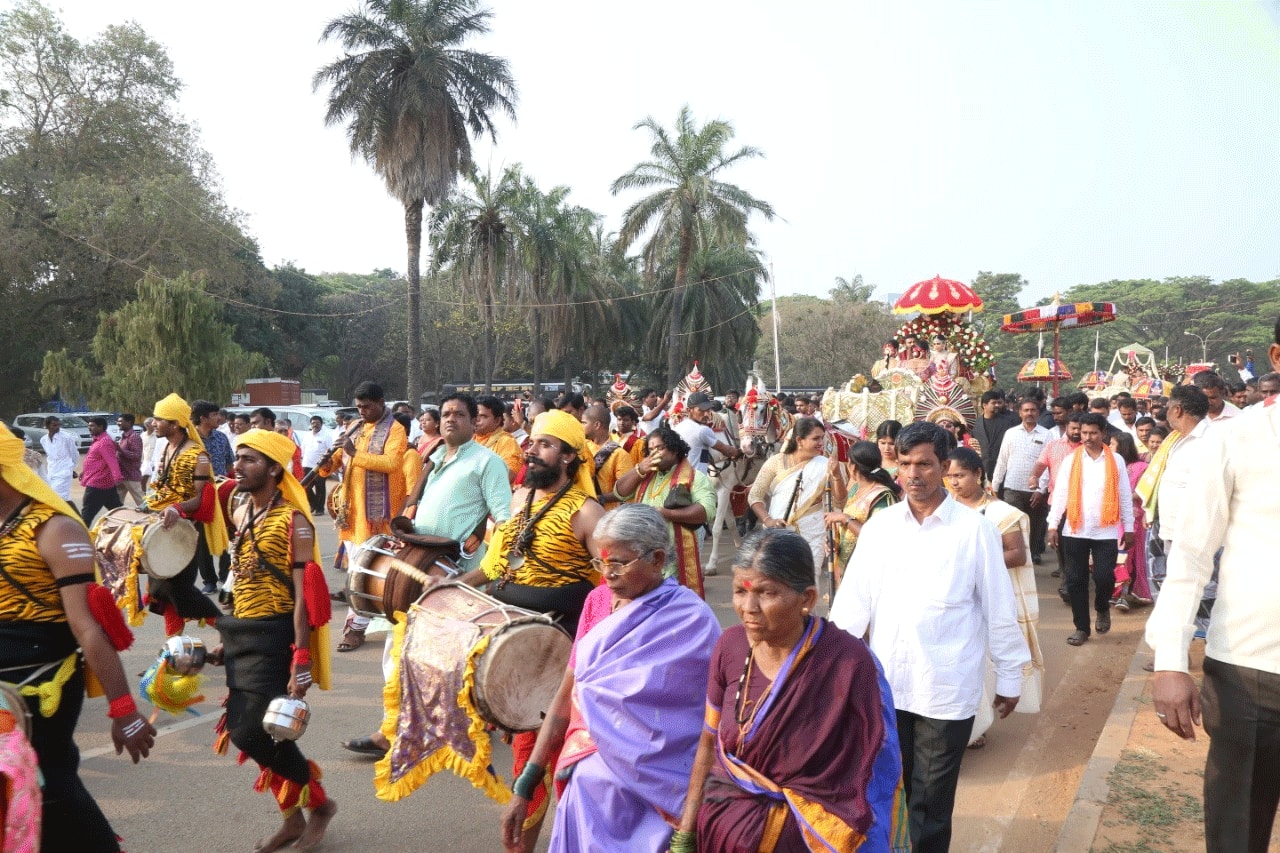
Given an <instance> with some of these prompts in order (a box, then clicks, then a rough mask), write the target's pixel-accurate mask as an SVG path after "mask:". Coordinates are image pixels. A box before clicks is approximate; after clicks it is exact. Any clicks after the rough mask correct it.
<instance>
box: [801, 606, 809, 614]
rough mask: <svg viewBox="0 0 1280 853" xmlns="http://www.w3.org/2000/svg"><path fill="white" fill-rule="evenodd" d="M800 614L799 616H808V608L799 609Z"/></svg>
mask: <svg viewBox="0 0 1280 853" xmlns="http://www.w3.org/2000/svg"><path fill="white" fill-rule="evenodd" d="M800 614H801V615H802V616H808V615H809V608H807V607H804V608H801V610H800Z"/></svg>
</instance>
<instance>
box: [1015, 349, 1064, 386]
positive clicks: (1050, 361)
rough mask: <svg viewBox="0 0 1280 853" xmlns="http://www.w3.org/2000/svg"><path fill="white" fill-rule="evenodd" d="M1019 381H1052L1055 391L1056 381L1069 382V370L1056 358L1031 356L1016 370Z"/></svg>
mask: <svg viewBox="0 0 1280 853" xmlns="http://www.w3.org/2000/svg"><path fill="white" fill-rule="evenodd" d="M1018 381H1019V382H1052V383H1053V384H1054V386H1055V391H1054V393H1055V394H1056V393H1057V390H1056V386H1057V384H1058V382H1070V381H1071V371H1070V370H1067V366H1066V365H1065V364H1063V363H1062V362H1060V361H1058V360H1057V359H1056V358H1033V359H1031V360H1030V361H1028V362H1027V363H1026V364H1024V365H1022V369H1021V370H1019V371H1018Z"/></svg>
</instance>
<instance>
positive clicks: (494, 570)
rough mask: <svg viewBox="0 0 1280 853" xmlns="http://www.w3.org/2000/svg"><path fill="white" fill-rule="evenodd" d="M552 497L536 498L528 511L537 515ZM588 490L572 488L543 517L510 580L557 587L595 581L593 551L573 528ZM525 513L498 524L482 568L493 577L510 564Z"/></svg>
mask: <svg viewBox="0 0 1280 853" xmlns="http://www.w3.org/2000/svg"><path fill="white" fill-rule="evenodd" d="M549 500H551V498H550V497H545V498H543V499H542V500H540V501H535V502H534V504H533V506H532V507H531V508H530V510H529V512H530V515H531V516H536V515H537V514H538V510H539V509H540V508H541V507H542V506H543V505H544V504H545V503H546V502H547V501H549ZM589 500H593V498H591V497H590V496H588V495H587V493H586V492H581V491H579V490H577V489H569V491H567V492H565V494H564V497H562V498H561V499H560V500H559V501H557V502H556V505H555V506H553V507H552V508H551V511H550V512H548V513H547V514H546V515H545V516H543V517H542V519H541V520H539V521H538V526H537V528H536V530H537V532H536V534H535V535H534V537H533V543H532V544H531V545H530V547H529V554H528V555H527V556H526V557H525V561H524V563H523V564H522V565H520V566H519V568H517V569H516V570H515V573H514V575H513V576H512V577H511V580H512V581H513V582H515V583H518V584H524V585H525V586H542V587H557V586H566V585H568V584H571V583H577V582H579V581H584V580H585V581H591V582H592V583H596V582H597V581H598V580H599V578H600V575H599V573H598V572H596V571H595V569H593V568H592V567H591V554H590V553H588V552H587V549H586V546H584V545H583V544H582V542H580V541H579V540H578V537H577V536H576V535H575V534H574V532H573V517H574V515H575V514H577V512H578V510H579V509H581V508H582V505H583V504H585V503H586V502H587V501H589ZM524 520H525V516H524V513H520V514H518V515H515V516H513V517H512V518H510V519H508V520H507V521H504V522H503V523H502V524H500V525H498V526H497V527H496V528H495V529H494V531H493V536H492V537H491V539H490V541H489V550H488V551H487V552H486V553H485V555H484V562H483V563H481V564H480V568H481V570H482V571H483V572H484V574H485V576H486V577H488V578H489V579H490V580H497V579H498V578H500V577H502V576H503V575H504V574H505V573H506V571H507V568H508V565H509V564H508V554H509V553H510V551H511V548H512V546H513V545H514V544H515V542H516V539H517V537H519V535H520V530H521V528H522V527H523V526H524Z"/></svg>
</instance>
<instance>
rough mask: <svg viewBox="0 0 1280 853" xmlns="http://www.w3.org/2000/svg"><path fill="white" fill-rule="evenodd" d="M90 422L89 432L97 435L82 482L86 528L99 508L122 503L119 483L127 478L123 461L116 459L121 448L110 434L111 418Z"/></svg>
mask: <svg viewBox="0 0 1280 853" xmlns="http://www.w3.org/2000/svg"><path fill="white" fill-rule="evenodd" d="M88 421H89V434H90V435H92V436H93V444H91V445H90V446H89V452H88V453H86V454H85V457H84V467H83V468H82V469H81V472H80V485H82V486H84V505H83V506H84V508H83V509H82V510H81V515H82V516H83V518H84V523H85V526H86V527H92V526H93V517H94V516H95V515H97V514H98V510H100V509H107V510H112V509H115V508H116V507H118V506H122V504H121V503H120V495H119V493H118V492H117V491H116V486H118V485H120V483H121V482H122V481H123V480H124V477H122V476H121V474H120V463H119V462H117V461H116V454H117V453H118V448H117V447H116V443H115V442H114V441H112V440H111V436H110V435H108V434H107V419H106V418H103V417H92V418H89V419H88Z"/></svg>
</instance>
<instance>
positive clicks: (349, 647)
mask: <svg viewBox="0 0 1280 853" xmlns="http://www.w3.org/2000/svg"><path fill="white" fill-rule="evenodd" d="M363 645H364V631H357V630H356V629H355V628H348V629H347V630H345V631H343V632H342V642H340V643H338V651H340V652H354V651H355V650H356V649H358V648H360V647H361V646H363Z"/></svg>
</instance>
